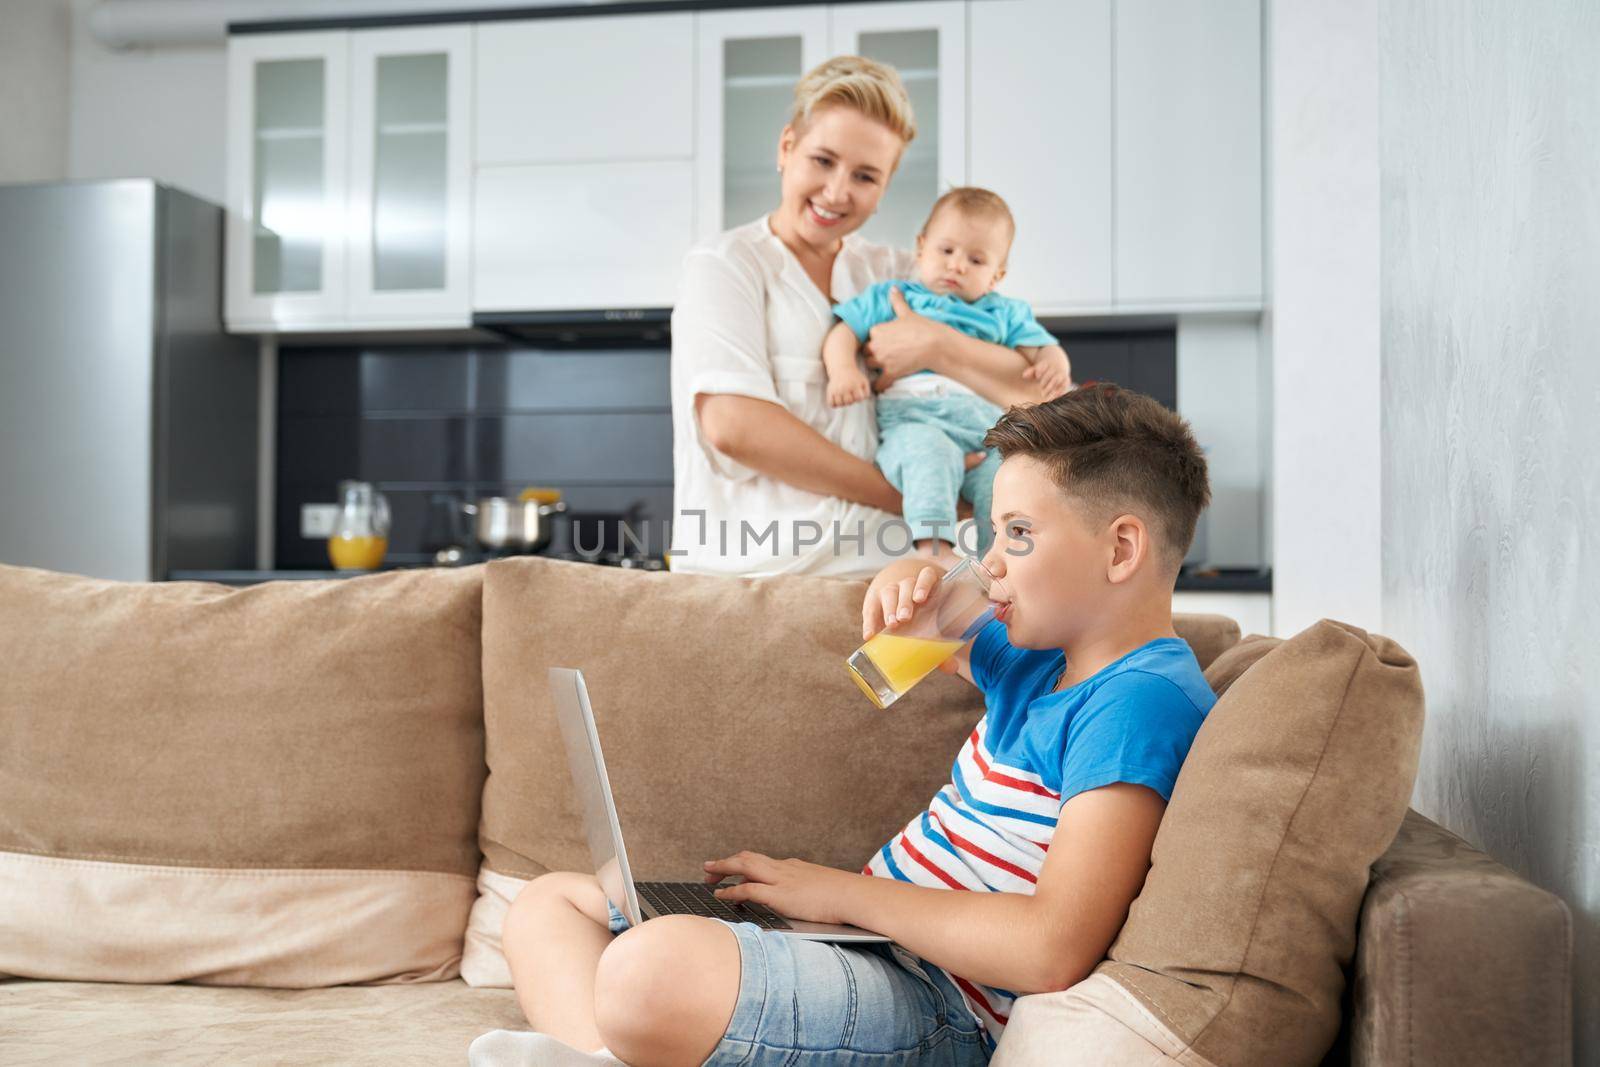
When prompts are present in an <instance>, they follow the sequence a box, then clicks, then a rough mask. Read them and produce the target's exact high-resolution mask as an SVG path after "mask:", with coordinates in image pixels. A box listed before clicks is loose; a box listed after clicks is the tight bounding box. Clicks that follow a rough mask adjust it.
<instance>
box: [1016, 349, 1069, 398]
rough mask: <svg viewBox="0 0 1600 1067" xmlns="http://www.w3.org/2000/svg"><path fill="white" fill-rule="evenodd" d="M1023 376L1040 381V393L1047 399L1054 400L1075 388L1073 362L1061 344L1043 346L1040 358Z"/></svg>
mask: <svg viewBox="0 0 1600 1067" xmlns="http://www.w3.org/2000/svg"><path fill="white" fill-rule="evenodd" d="M1022 376H1023V377H1024V378H1032V379H1033V380H1034V381H1036V382H1038V383H1039V395H1040V396H1041V397H1042V398H1043V399H1045V400H1054V399H1055V398H1056V397H1058V396H1064V395H1065V394H1067V393H1070V392H1071V391H1072V389H1073V385H1072V363H1071V361H1070V360H1068V359H1067V353H1066V351H1065V350H1064V349H1063V348H1062V347H1061V346H1060V345H1050V346H1048V347H1046V348H1041V349H1040V350H1039V357H1038V359H1037V360H1036V361H1035V362H1034V364H1033V366H1031V367H1029V368H1028V369H1027V370H1025V371H1023V372H1022Z"/></svg>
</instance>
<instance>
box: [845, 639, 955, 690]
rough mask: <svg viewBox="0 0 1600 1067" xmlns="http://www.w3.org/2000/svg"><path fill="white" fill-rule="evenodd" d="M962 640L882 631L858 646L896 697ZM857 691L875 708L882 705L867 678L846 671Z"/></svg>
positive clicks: (918, 679)
mask: <svg viewBox="0 0 1600 1067" xmlns="http://www.w3.org/2000/svg"><path fill="white" fill-rule="evenodd" d="M962 644H964V642H962V641H951V640H948V639H940V638H928V637H902V636H900V635H899V634H892V633H888V632H882V633H877V634H874V635H873V636H872V637H871V638H870V639H869V640H868V641H867V643H866V644H864V645H862V646H861V651H862V652H863V653H865V654H866V657H867V658H868V659H869V660H871V661H872V665H873V666H874V667H876V668H877V669H878V671H879V672H880V673H881V674H882V675H883V680H884V681H886V682H887V683H889V687H890V688H891V689H893V690H894V692H895V694H896V695H897V696H898V695H899V694H901V693H904V692H905V691H906V690H907V689H910V688H911V687H912V686H914V685H916V684H917V683H918V682H920V681H922V679H923V678H924V677H925V676H926V675H927V674H928V672H929V671H931V670H933V669H934V668H935V667H937V666H938V665H939V664H941V663H943V662H944V661H945V660H947V659H949V658H950V657H951V656H952V655H954V654H955V653H956V651H957V650H958V649H960V648H961V646H962ZM850 677H852V678H854V679H855V681H856V684H857V685H858V686H860V687H861V691H862V692H863V693H866V694H867V696H868V697H869V698H870V699H871V700H872V702H873V703H874V704H876V705H878V707H880V708H881V707H883V706H884V704H883V701H882V700H881V699H880V698H879V697H878V695H877V693H875V692H874V691H873V688H872V686H871V685H869V684H868V683H867V680H866V679H864V678H862V677H861V675H860V674H858V673H856V671H855V670H854V669H852V670H851V671H850Z"/></svg>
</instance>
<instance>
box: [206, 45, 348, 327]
mask: <svg viewBox="0 0 1600 1067" xmlns="http://www.w3.org/2000/svg"><path fill="white" fill-rule="evenodd" d="M348 49H349V34H348V33H346V32H344V31H339V32H333V33H304V34H283V35H269V36H259V37H256V36H250V37H234V38H230V40H229V42H228V208H229V211H228V260H227V261H228V279H227V317H228V322H229V324H230V325H232V326H239V327H245V328H272V327H276V326H284V325H292V324H295V323H322V322H332V321H335V320H337V319H340V318H342V317H343V316H344V312H345V258H344V257H345V242H344V222H345V159H346V141H345V138H346V130H347V123H348V119H349V112H348V108H347V100H346V78H347V71H346V59H347V53H348Z"/></svg>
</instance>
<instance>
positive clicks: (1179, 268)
mask: <svg viewBox="0 0 1600 1067" xmlns="http://www.w3.org/2000/svg"><path fill="white" fill-rule="evenodd" d="M1115 19H1116V25H1115V32H1114V34H1113V39H1114V41H1115V60H1114V63H1113V70H1114V72H1115V86H1116V88H1115V97H1114V99H1115V101H1116V109H1115V124H1116V128H1115V136H1114V142H1115V145H1116V171H1115V174H1116V190H1115V206H1116V207H1115V210H1116V231H1115V232H1116V242H1117V247H1116V301H1117V304H1118V305H1119V306H1122V307H1126V308H1130V309H1142V308H1150V309H1153V310H1180V311H1181V310H1185V309H1187V308H1191V307H1196V308H1198V307H1213V308H1215V307H1259V306H1260V304H1261V298H1262V285H1261V232H1262V226H1261V216H1262V210H1261V127H1262V110H1261V60H1262V50H1261V4H1260V0H1208V2H1207V3H1204V4H1173V3H1169V2H1167V0H1116V5H1115Z"/></svg>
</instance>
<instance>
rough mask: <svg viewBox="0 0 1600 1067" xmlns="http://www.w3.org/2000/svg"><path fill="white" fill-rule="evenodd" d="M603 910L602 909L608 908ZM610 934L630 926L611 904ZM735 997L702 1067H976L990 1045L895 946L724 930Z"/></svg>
mask: <svg viewBox="0 0 1600 1067" xmlns="http://www.w3.org/2000/svg"><path fill="white" fill-rule="evenodd" d="M608 903H609V902H608ZM610 926H611V932H612V933H613V934H620V933H622V931H624V930H626V929H627V928H628V920H627V919H626V918H624V917H623V914H622V912H620V911H618V910H617V907H616V905H615V904H612V905H611V923H610ZM727 926H728V929H730V930H732V931H733V936H734V937H735V938H736V939H737V940H738V942H739V999H738V1002H737V1003H736V1004H735V1005H734V1008H733V1018H732V1020H730V1021H729V1023H728V1030H727V1032H726V1033H725V1034H723V1035H722V1041H721V1042H720V1043H719V1044H718V1045H717V1047H716V1048H715V1049H714V1050H712V1053H711V1057H710V1058H709V1059H708V1060H706V1063H705V1067H823V1065H827V1067H868V1065H870V1067H895V1065H898V1064H908V1065H909V1064H919V1065H920V1064H927V1065H929V1067H981V1065H983V1064H987V1063H988V1062H989V1056H990V1054H991V1053H990V1048H989V1043H988V1039H987V1038H986V1037H985V1036H984V1034H983V1032H982V1031H981V1030H980V1029H979V1027H978V1023H977V1020H976V1019H974V1018H973V1016H972V1012H971V1011H969V1010H968V1008H967V1005H966V1002H965V1001H964V1000H962V999H961V993H960V991H959V990H957V989H956V987H955V986H954V985H953V984H951V982H950V979H949V978H948V977H946V976H945V974H944V972H943V971H941V970H939V969H938V968H937V967H925V966H924V965H923V964H922V962H921V961H920V960H919V959H918V958H917V957H916V956H913V955H912V954H911V953H909V952H907V951H906V950H905V949H903V948H901V947H900V946H899V945H891V944H867V945H850V944H832V943H829V942H824V941H806V940H803V939H801V938H798V937H786V936H785V935H783V934H778V933H773V932H772V931H770V930H763V929H761V928H760V927H759V926H756V925H755V924H754V923H728V924H727Z"/></svg>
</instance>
